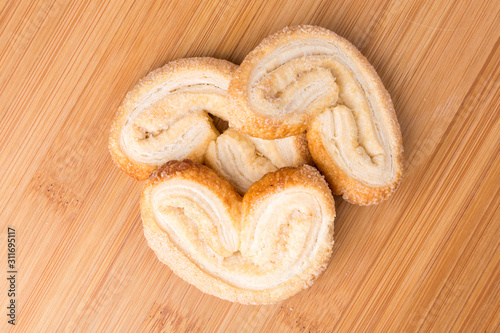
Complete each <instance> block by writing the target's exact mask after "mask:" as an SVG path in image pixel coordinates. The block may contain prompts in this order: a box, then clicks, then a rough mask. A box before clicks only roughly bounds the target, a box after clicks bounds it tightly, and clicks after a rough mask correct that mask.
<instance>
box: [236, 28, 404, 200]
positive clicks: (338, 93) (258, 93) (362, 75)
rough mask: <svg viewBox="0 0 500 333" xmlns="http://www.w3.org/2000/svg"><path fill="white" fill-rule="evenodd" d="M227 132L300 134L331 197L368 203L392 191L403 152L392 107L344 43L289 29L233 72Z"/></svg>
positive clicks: (326, 34)
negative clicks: (232, 105)
mask: <svg viewBox="0 0 500 333" xmlns="http://www.w3.org/2000/svg"><path fill="white" fill-rule="evenodd" d="M228 93H229V96H230V98H231V99H232V100H233V101H234V103H235V104H236V105H237V107H236V108H235V109H234V112H231V113H230V115H229V123H230V126H233V127H235V128H237V129H239V130H240V131H242V132H244V133H246V134H248V135H252V136H257V137H260V138H264V139H275V138H282V137H286V136H289V135H296V134H298V133H301V132H303V131H304V130H306V129H307V139H308V143H309V150H310V152H311V155H312V157H313V160H314V162H315V163H316V165H317V166H318V168H319V169H320V170H321V171H322V172H323V173H324V174H325V176H326V179H327V181H328V182H329V184H330V186H331V187H332V190H333V192H334V194H342V195H343V197H344V198H345V199H346V200H347V201H349V202H351V203H356V204H363V205H367V204H374V203H378V202H380V201H381V200H383V199H385V198H387V197H388V196H389V195H390V194H391V193H392V192H393V191H394V190H395V188H396V187H397V185H398V184H399V181H400V179H401V176H402V171H403V167H402V165H403V145H402V138H401V132H400V129H399V124H398V122H397V118H396V114H395V111H394V107H393V105H392V101H391V99H390V96H389V94H388V92H387V90H386V89H385V88H384V86H383V84H382V82H381V80H380V78H379V77H378V75H377V73H376V72H375V70H374V68H373V67H372V66H371V65H370V64H369V62H368V61H367V60H366V58H365V57H364V56H363V55H361V53H360V52H359V51H358V50H357V49H356V48H355V47H354V46H353V45H352V44H351V43H349V42H348V41H347V40H345V39H344V38H342V37H340V36H338V35H336V34H335V33H333V32H331V31H329V30H327V29H324V28H320V27H314V26H296V27H291V28H285V29H283V30H282V31H280V32H278V33H276V34H274V35H272V36H269V37H267V38H266V39H264V41H262V42H261V43H260V44H259V45H258V46H257V47H256V48H255V49H254V50H253V51H252V52H250V54H248V55H247V57H246V58H245V59H244V61H243V63H242V64H241V65H240V67H239V68H238V69H237V71H236V72H235V73H234V75H233V78H232V80H231V82H230V85H229V90H228Z"/></svg>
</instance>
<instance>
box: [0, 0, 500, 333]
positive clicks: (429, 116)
mask: <svg viewBox="0 0 500 333" xmlns="http://www.w3.org/2000/svg"><path fill="white" fill-rule="evenodd" d="M298 23H309V24H315V25H321V26H323V27H326V28H329V29H331V30H333V31H335V32H337V33H339V34H341V35H342V36H344V37H346V38H347V39H349V40H350V41H352V42H353V43H354V44H355V45H356V46H357V47H358V48H359V49H360V50H361V52H362V53H363V54H365V55H366V56H367V58H368V59H369V60H370V61H371V63H372V64H373V65H374V66H375V68H376V69H377V71H378V73H379V74H380V76H381V78H382V80H383V82H384V83H385V85H386V87H387V89H388V90H389V92H390V93H391V95H392V97H393V100H394V103H395V109H396V112H397V115H398V118H399V122H400V124H401V128H402V132H403V139H404V146H405V166H406V174H405V178H404V179H403V181H402V183H401V186H400V188H399V190H398V191H397V192H396V194H395V195H393V196H392V197H391V198H390V199H389V200H388V201H386V202H384V203H382V204H381V205H379V206H376V207H358V206H352V205H349V204H347V203H346V202H342V201H341V200H337V219H336V222H335V223H336V228H335V234H336V243H335V246H334V252H333V256H332V260H331V262H330V264H329V267H328V269H327V270H326V272H325V273H324V274H323V275H322V276H321V277H320V278H319V279H318V281H317V282H316V283H315V284H314V285H313V286H312V287H311V288H309V289H308V290H306V291H303V292H300V293H299V294H297V295H296V296H294V297H292V298H290V299H288V300H286V301H283V302H280V303H278V304H274V305H270V306H243V305H239V304H233V303H230V302H226V301H222V300H219V299H217V298H215V297H212V296H208V295H204V294H202V293H201V292H199V291H198V290H197V289H196V288H194V287H192V286H190V285H188V284H187V283H185V282H183V281H182V280H181V279H179V278H178V277H176V276H175V275H174V274H172V272H171V271H170V269H169V268H168V267H166V266H164V265H162V264H161V263H160V262H159V261H158V260H157V259H156V257H155V255H154V254H153V252H152V251H151V250H150V249H149V248H148V247H147V245H146V241H145V239H144V236H143V234H142V225H141V220H140V215H139V203H138V199H139V195H140V188H141V184H140V183H139V182H137V181H134V180H133V179H131V178H129V177H128V176H127V175H125V174H124V173H122V172H120V171H119V170H118V168H117V167H115V166H114V165H113V163H112V161H111V158H110V155H109V153H108V151H107V140H108V133H109V128H110V124H111V119H112V117H113V114H114V112H115V110H116V108H117V106H118V105H119V103H120V102H121V100H122V98H123V97H124V96H125V94H126V92H127V91H128V90H129V89H130V88H131V87H132V86H133V85H134V84H135V83H136V82H137V81H138V79H139V78H141V77H142V76H144V75H145V74H146V73H147V72H149V71H150V70H152V69H154V68H156V67H159V66H161V65H163V64H165V63H166V62H168V61H170V60H172V59H176V58H179V57H186V56H214V57H220V58H224V59H228V60H230V61H233V62H236V63H239V62H240V61H241V60H242V59H243V57H244V56H245V54H246V53H248V52H249V51H250V50H251V49H252V48H253V47H255V46H256V45H257V44H258V43H259V41H260V40H261V39H262V38H264V37H265V36H267V35H268V34H270V33H273V32H275V31H277V30H279V29H281V28H282V27H283V26H286V25H292V24H298ZM499 36H500V2H499V1H495V0H490V1H488V0H478V1H465V0H464V1H458V0H451V1H446V0H436V1H415V0H409V1H402V0H381V1H367V0H358V1H350V2H342V1H331V2H329V1H324V0H307V1H301V0H297V1H243V0H241V1H237V0H234V1H203V2H202V1H157V2H147V1H129V0H125V1H63V0H55V1H54V0H43V1H42V0H38V1H8V0H7V1H6V0H4V1H1V2H0V112H1V116H0V124H1V125H0V128H1V132H0V149H1V150H0V154H1V155H0V174H1V175H2V177H1V179H0V184H1V185H0V216H1V218H0V221H1V222H0V223H1V226H2V229H1V230H2V236H1V239H0V253H1V255H0V257H1V258H3V259H2V265H1V267H3V268H4V270H5V271H6V270H7V268H6V266H7V263H6V258H7V252H6V250H7V243H6V240H7V236H6V233H7V226H13V227H15V228H16V229H17V242H18V258H17V259H18V281H17V283H18V285H17V292H18V297H17V306H18V316H17V326H16V327H15V329H13V328H12V327H10V325H8V324H7V318H6V308H5V306H6V304H7V301H8V299H7V281H6V279H5V278H2V279H0V295H1V296H0V299H1V303H0V304H1V305H2V308H3V309H4V310H2V311H1V316H0V331H2V332H3V331H5V330H6V329H13V331H14V330H18V331H23V332H56V331H68V332H75V331H88V332H96V331H108V332H111V331H115V332H128V331H130V332H147V331H167V332H168V331H177V332H183V331H194V332H201V331H204V332H211V331H220V332H232V331H248V332H258V331H262V332H264V331H266V332H267V331H269V332H284V331H298V332H302V331H304V332H309V331H311V332H330V331H339V332H352V331H356V330H357V331H384V332H387V331H393V332H403V331H406V332H408V331H434V332H445V331H460V330H463V331H469V332H472V331H474V332H498V331H500V192H499V191H500V186H499V184H500V154H499V152H500V92H499V90H500V76H499V75H500V47H499V46H500V42H499ZM5 274H6V273H5ZM4 312H5V313H4Z"/></svg>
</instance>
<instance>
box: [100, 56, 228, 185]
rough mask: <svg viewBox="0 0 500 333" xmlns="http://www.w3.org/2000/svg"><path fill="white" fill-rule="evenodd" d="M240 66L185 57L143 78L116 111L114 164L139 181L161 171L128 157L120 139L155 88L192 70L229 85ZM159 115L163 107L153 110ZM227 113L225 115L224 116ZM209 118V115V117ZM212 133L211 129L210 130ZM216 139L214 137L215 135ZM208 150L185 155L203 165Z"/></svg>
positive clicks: (111, 142)
mask: <svg viewBox="0 0 500 333" xmlns="http://www.w3.org/2000/svg"><path fill="white" fill-rule="evenodd" d="M236 68H237V66H236V65H234V64H232V63H230V62H228V61H225V60H220V59H214V58H186V59H178V60H174V61H172V62H169V63H167V64H166V65H165V66H163V67H161V68H158V69H156V70H153V71H152V72H150V73H149V74H147V75H146V76H145V77H144V78H142V79H141V80H140V81H139V82H138V83H137V85H136V86H135V87H134V88H133V89H132V90H131V91H129V92H128V93H127V95H126V96H125V99H124V100H123V102H122V104H121V105H120V107H119V108H118V110H117V113H116V115H115V118H114V120H113V124H112V126H111V132H110V137H109V144H108V148H109V151H110V153H111V157H112V158H113V161H114V163H115V164H116V165H117V166H118V167H119V168H120V169H122V170H123V171H124V172H126V173H127V174H129V175H130V176H132V177H134V178H135V179H137V180H145V179H146V178H147V177H148V176H149V175H150V174H151V172H153V171H154V170H156V169H157V168H158V165H148V164H146V163H142V162H139V161H137V160H134V159H133V158H131V157H129V156H128V155H127V154H126V153H125V152H124V151H123V149H122V147H121V144H120V136H121V133H122V129H123V128H124V125H125V122H126V121H127V118H128V117H129V115H130V113H131V112H132V111H133V110H134V108H135V107H136V106H137V105H138V103H141V101H142V100H143V99H144V98H146V97H147V95H148V94H149V93H151V92H152V91H153V90H154V89H155V88H157V87H159V86H160V85H161V84H162V83H165V82H167V81H169V80H175V79H176V77H178V76H180V75H182V74H185V73H189V72H192V71H203V72H206V73H209V74H212V75H214V76H217V77H220V78H221V80H225V81H227V82H229V80H230V78H231V75H232V73H233V72H234V71H235V70H236ZM153 111H154V112H156V113H161V112H162V108H157V110H153ZM225 112H226V111H225V110H224V111H222V114H225ZM207 117H208V116H207ZM208 126H210V127H211V131H212V132H213V133H218V132H217V130H216V129H215V127H214V126H213V124H212V123H211V120H210V121H209V125H208ZM208 130H209V131H210V129H208ZM214 138H215V134H214ZM204 154H205V151H204V149H203V148H202V147H199V148H198V149H195V150H193V151H191V152H190V153H189V154H186V155H185V158H189V159H193V160H196V161H198V162H203V157H204Z"/></svg>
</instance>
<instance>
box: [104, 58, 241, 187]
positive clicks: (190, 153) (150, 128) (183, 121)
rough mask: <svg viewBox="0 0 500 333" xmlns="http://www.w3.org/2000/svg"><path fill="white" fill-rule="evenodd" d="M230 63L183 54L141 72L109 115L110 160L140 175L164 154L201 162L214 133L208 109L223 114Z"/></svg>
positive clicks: (165, 159) (166, 157)
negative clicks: (110, 122) (113, 114)
mask: <svg viewBox="0 0 500 333" xmlns="http://www.w3.org/2000/svg"><path fill="white" fill-rule="evenodd" d="M236 68H237V66H236V65H234V64H232V63H230V62H228V61H225V60H220V59H214V58H187V59H179V60H175V61H172V62H169V63H168V64H166V65H165V66H163V67H161V68H158V69H156V70H154V71H152V72H151V73H149V74H148V75H146V76H145V77H144V78H143V79H142V80H141V81H140V82H139V83H138V84H137V85H136V86H135V87H134V88H133V89H132V90H131V91H130V92H129V93H128V94H127V96H126V97H125V99H124V101H123V102H122V104H121V106H120V108H119V109H118V111H117V114H116V116H115V119H114V122H113V126H112V128H111V135H110V139H109V150H110V152H111V156H112V157H113V160H114V162H115V164H116V165H118V166H119V167H120V168H121V169H122V170H123V171H125V172H126V173H128V174H129V175H130V176H132V177H134V178H136V179H138V180H144V179H146V178H147V177H148V176H149V175H150V174H151V172H152V171H154V170H156V169H157V168H158V167H159V166H160V165H162V164H164V163H166V162H168V161H170V160H180V159H185V158H189V159H191V160H193V161H196V162H200V163H202V162H203V160H204V156H205V152H206V149H207V146H208V144H209V143H210V142H211V141H213V140H215V138H216V137H217V136H218V135H219V132H218V131H217V130H216V129H215V127H214V125H213V122H212V118H211V117H210V115H209V113H210V114H213V115H215V116H218V117H221V118H223V119H225V118H226V114H227V112H228V109H229V108H230V106H229V104H228V100H227V96H226V95H227V88H228V85H229V80H230V78H231V75H232V73H233V72H234V71H235V70H236Z"/></svg>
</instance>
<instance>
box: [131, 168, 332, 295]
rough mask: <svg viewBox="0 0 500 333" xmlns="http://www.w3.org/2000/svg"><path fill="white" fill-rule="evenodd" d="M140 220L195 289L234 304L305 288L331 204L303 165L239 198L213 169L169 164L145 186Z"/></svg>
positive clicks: (324, 256)
mask: <svg viewBox="0 0 500 333" xmlns="http://www.w3.org/2000/svg"><path fill="white" fill-rule="evenodd" d="M141 215H142V220H143V224H144V234H145V236H146V239H147V241H148V244H149V246H150V247H151V248H152V249H153V250H154V252H155V253H156V255H157V256H158V258H159V259H160V260H161V261H162V262H164V263H165V264H167V265H168V266H169V267H170V268H171V269H172V270H173V271H174V272H175V273H176V274H177V275H178V276H180V277H181V278H183V279H184V280H186V281H187V282H189V283H191V284H193V285H194V286H196V287H197V288H198V289H200V290H201V291H203V292H205V293H208V294H212V295H215V296H217V297H220V298H223V299H227V300H230V301H235V302H240V303H252V304H265V303H272V302H276V301H279V300H282V299H285V298H288V297H290V296H291V295H293V294H295V293H297V292H299V291H300V290H302V289H304V288H307V287H308V286H310V285H311V284H312V282H313V281H314V280H315V279H316V278H317V276H318V275H319V273H321V272H322V271H323V270H324V269H325V267H326V265H327V263H328V260H329V258H330V254H331V251H332V246H333V221H334V218H335V205H334V200H333V197H332V194H331V192H330V190H329V188H328V185H327V184H326V182H325V181H324V179H323V177H322V176H321V174H320V173H319V172H318V171H317V170H316V169H315V168H313V167H311V166H308V165H304V166H301V167H297V168H283V169H280V170H278V171H276V172H271V173H268V174H267V175H265V176H264V177H263V178H262V179H260V180H259V181H257V182H256V183H255V184H253V185H252V186H251V187H250V189H249V190H248V192H247V193H246V195H245V196H244V197H243V199H242V198H241V197H240V195H239V194H238V193H237V192H236V190H235V189H234V187H233V186H232V185H231V184H230V183H229V182H228V181H227V180H226V179H224V178H222V177H220V176H219V175H217V173H216V172H214V171H213V170H212V169H210V168H208V167H206V166H204V165H200V164H196V163H194V162H191V161H183V162H178V161H171V162H168V163H167V164H165V165H164V166H163V167H161V168H160V169H159V170H157V171H155V172H154V173H153V174H152V175H151V177H150V179H149V180H148V181H146V182H145V184H144V188H143V191H142V196H141Z"/></svg>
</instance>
